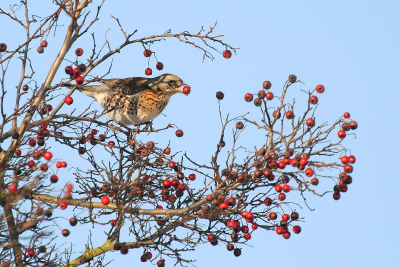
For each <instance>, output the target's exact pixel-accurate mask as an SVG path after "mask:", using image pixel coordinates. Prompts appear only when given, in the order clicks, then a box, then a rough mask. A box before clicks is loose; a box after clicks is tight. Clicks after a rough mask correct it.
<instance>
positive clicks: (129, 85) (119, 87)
mask: <svg viewBox="0 0 400 267" xmlns="http://www.w3.org/2000/svg"><path fill="white" fill-rule="evenodd" d="M99 82H101V83H103V84H105V85H107V86H108V87H109V88H110V89H111V90H112V91H116V92H121V93H123V94H124V95H135V94H137V93H140V92H142V91H143V90H145V89H151V88H150V87H149V85H148V79H147V78H142V77H130V78H124V79H104V80H100V81H99Z"/></svg>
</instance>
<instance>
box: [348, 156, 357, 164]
mask: <svg viewBox="0 0 400 267" xmlns="http://www.w3.org/2000/svg"><path fill="white" fill-rule="evenodd" d="M349 162H350V163H351V164H353V163H355V162H356V157H354V156H353V155H350V156H349Z"/></svg>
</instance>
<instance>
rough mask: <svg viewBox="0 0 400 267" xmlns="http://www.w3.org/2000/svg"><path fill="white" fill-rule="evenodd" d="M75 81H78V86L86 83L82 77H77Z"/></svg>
mask: <svg viewBox="0 0 400 267" xmlns="http://www.w3.org/2000/svg"><path fill="white" fill-rule="evenodd" d="M75 81H76V83H77V84H78V85H81V84H83V82H84V80H83V77H82V76H77V77H76V79H75Z"/></svg>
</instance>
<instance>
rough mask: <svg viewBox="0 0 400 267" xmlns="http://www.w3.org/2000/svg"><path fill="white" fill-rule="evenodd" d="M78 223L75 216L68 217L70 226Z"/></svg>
mask: <svg viewBox="0 0 400 267" xmlns="http://www.w3.org/2000/svg"><path fill="white" fill-rule="evenodd" d="M77 223H78V220H77V219H76V218H75V217H72V218H71V219H69V224H70V225H71V226H75V225H76V224H77Z"/></svg>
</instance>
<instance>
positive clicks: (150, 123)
mask: <svg viewBox="0 0 400 267" xmlns="http://www.w3.org/2000/svg"><path fill="white" fill-rule="evenodd" d="M143 124H146V126H145V127H144V128H143V132H144V131H146V130H148V132H153V121H148V122H145V123H143Z"/></svg>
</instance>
